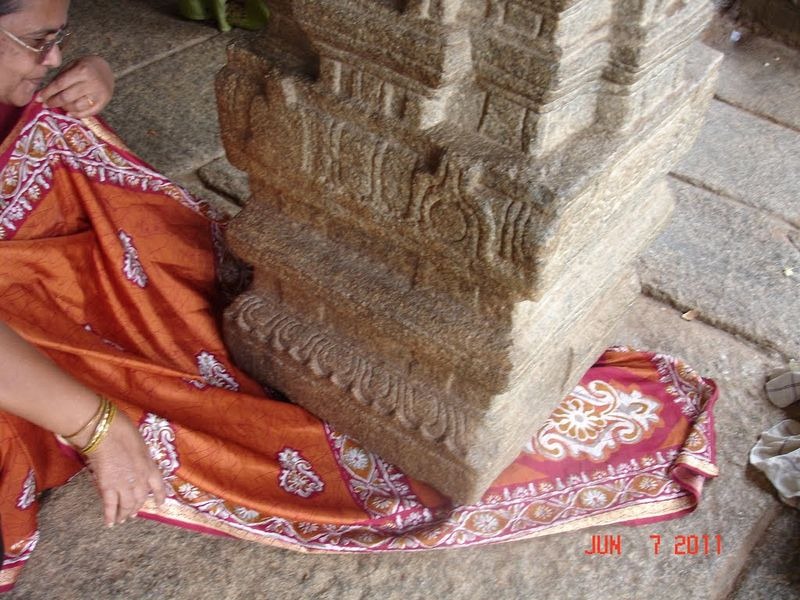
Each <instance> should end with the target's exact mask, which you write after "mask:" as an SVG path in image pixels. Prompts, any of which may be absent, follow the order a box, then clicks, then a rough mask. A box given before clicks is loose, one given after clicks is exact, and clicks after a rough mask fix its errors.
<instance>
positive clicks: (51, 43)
mask: <svg viewBox="0 0 800 600" xmlns="http://www.w3.org/2000/svg"><path fill="white" fill-rule="evenodd" d="M0 31H2V32H3V33H5V34H6V35H7V36H8V37H10V38H11V39H12V40H14V41H15V42H17V43H18V44H19V45H20V46H22V47H24V48H27V49H28V50H30V51H31V52H35V53H36V54H38V55H39V60H43V59H44V57H45V56H47V54H48V53H49V52H50V51H51V50H52V49H53V48H55V47H56V46H59V47H60V46H61V44H63V43H64V40H65V39H66V38H67V37H68V36H69V34H70V32H69V31H67V29H66V28H65V27H62V28H61V29H59V30H58V31H56V32H55V34H54V36H53V37H52V38H50V39H49V40H41V41H40V42H39V43H38V44H37V45H36V46H31V45H30V44H27V43H25V42H23V41H22V40H21V39H19V38H18V37H17V36H16V35H14V34H13V33H11V32H10V31H8V30H7V29H5V28H3V27H0Z"/></svg>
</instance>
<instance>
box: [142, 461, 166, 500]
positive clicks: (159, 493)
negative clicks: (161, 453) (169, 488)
mask: <svg viewBox="0 0 800 600" xmlns="http://www.w3.org/2000/svg"><path fill="white" fill-rule="evenodd" d="M147 484H148V486H149V488H150V493H151V494H153V500H154V501H155V503H156V506H161V505H162V504H164V500H166V499H167V495H166V493H165V492H164V480H163V479H162V478H161V472H160V471H159V470H158V469H156V470H155V472H154V473H153V474H151V475H150V477H149V478H148V480H147Z"/></svg>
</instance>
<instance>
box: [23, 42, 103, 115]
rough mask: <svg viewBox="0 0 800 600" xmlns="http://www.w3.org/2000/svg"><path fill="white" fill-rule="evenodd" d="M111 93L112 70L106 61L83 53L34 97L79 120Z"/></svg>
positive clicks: (98, 105)
mask: <svg viewBox="0 0 800 600" xmlns="http://www.w3.org/2000/svg"><path fill="white" fill-rule="evenodd" d="M113 93H114V73H113V72H112V71H111V67H110V66H109V64H108V63H107V62H106V61H105V60H103V59H102V58H100V57H99V56H84V57H82V58H79V59H78V60H76V61H75V62H73V63H71V64H70V65H68V66H67V67H66V68H64V69H63V70H62V71H61V73H59V74H58V75H57V76H56V77H55V79H53V81H51V82H50V83H49V84H48V85H47V86H46V87H45V88H44V89H42V91H40V92H39V94H38V96H37V100H39V101H40V102H43V103H44V104H45V105H46V106H48V107H50V108H63V109H64V110H65V111H67V112H68V113H69V114H70V115H72V116H73V117H77V118H79V119H82V118H84V117H91V116H93V115H96V114H97V113H99V112H100V111H101V110H103V109H104V108H105V107H106V105H107V104H108V103H109V102H110V101H111V95H112V94H113Z"/></svg>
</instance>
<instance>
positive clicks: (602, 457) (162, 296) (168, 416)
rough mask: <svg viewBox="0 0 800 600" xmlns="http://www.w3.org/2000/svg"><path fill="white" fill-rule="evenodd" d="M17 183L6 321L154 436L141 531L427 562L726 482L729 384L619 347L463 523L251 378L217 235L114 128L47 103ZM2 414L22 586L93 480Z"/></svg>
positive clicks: (32, 117)
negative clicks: (723, 409) (228, 337)
mask: <svg viewBox="0 0 800 600" xmlns="http://www.w3.org/2000/svg"><path fill="white" fill-rule="evenodd" d="M0 169H1V172H0V191H1V192H2V197H1V198H0V240H2V241H0V318H2V319H3V320H4V321H5V322H6V323H8V324H9V325H10V326H11V327H12V328H13V329H14V330H15V331H17V332H18V333H19V334H20V335H22V336H23V337H24V338H25V339H27V340H28V341H29V342H31V343H32V344H34V345H36V346H37V347H38V348H39V349H40V350H41V351H43V352H44V353H46V354H47V355H48V356H49V357H50V358H51V359H52V360H54V361H55V362H56V363H57V364H58V365H59V366H60V367H61V368H62V369H63V370H65V371H67V372H69V373H71V374H72V375H73V376H74V377H75V378H76V379H78V380H80V381H81V382H83V383H84V384H85V385H86V386H88V387H90V388H91V389H93V390H95V391H97V392H99V393H102V394H103V395H105V396H107V397H108V398H110V399H111V400H112V401H113V402H114V403H115V404H116V405H117V406H118V407H119V408H120V409H121V410H122V411H124V412H125V414H127V415H128V417H130V418H131V419H132V420H133V422H134V423H138V426H139V430H140V432H141V435H142V437H143V438H144V440H145V442H146V444H147V446H148V448H149V450H150V452H151V455H152V457H153V459H154V460H155V461H156V463H157V464H158V466H159V468H160V469H161V471H162V474H163V477H164V481H165V485H166V486H167V488H168V491H169V498H168V499H167V501H166V503H165V504H164V505H163V506H162V507H160V508H156V507H154V506H153V505H152V503H151V504H148V505H146V506H145V508H144V509H143V510H142V512H141V513H140V515H141V516H148V517H151V518H154V519H158V520H162V521H166V522H170V523H173V524H177V525H181V526H185V527H188V528H193V529H197V530H201V531H206V532H211V533H219V534H224V535H231V536H236V537H239V538H245V539H251V540H256V541H259V542H263V543H267V544H274V545H280V546H284V547H289V548H294V549H297V550H303V551H310V552H314V551H318V552H381V551H392V550H425V549H434V548H448V547H454V546H470V545H479V544H487V543H494V542H500V541H506V540H515V539H521V538H526V537H533V536H539V535H543V534H549V533H554V532H559V531H567V530H574V529H578V528H582V527H587V526H591V525H600V524H610V523H620V522H624V523H636V522H648V521H653V520H659V519H663V518H667V517H672V516H676V515H678V514H682V513H685V512H688V511H690V510H692V509H693V508H694V507H695V506H696V505H697V503H698V500H699V497H700V492H701V490H702V486H703V481H704V480H705V479H707V478H710V477H713V476H715V475H716V473H717V469H716V466H715V444H714V430H713V420H712V413H711V409H712V406H713V404H714V402H715V400H716V396H717V392H716V387H715V386H714V384H713V382H711V381H710V380H706V379H703V378H702V377H700V376H699V375H697V374H696V373H695V372H694V371H693V370H692V369H691V368H689V367H688V366H686V365H685V364H683V363H681V362H680V361H679V360H677V359H675V358H672V357H670V356H665V355H660V354H652V353H647V352H639V351H634V350H631V349H627V348H613V349H610V350H608V351H607V352H606V353H605V354H604V355H603V356H602V357H601V358H600V359H599V361H598V362H597V364H596V365H595V366H594V367H592V368H591V369H590V370H589V371H588V372H587V373H586V375H585V376H584V377H583V379H582V380H581V382H580V383H579V385H578V386H576V388H575V389H574V391H573V392H572V393H571V394H570V395H569V396H568V397H567V398H565V399H564V401H563V402H562V403H561V404H560V405H559V406H558V407H557V408H556V409H555V411H554V412H553V413H552V415H551V417H550V419H549V420H548V421H547V422H546V423H545V424H544V425H543V426H542V428H541V429H540V430H539V431H538V432H535V434H534V432H532V434H533V435H532V438H531V441H530V443H529V444H528V445H527V446H526V447H525V448H523V449H522V451H521V453H520V455H519V457H518V458H517V459H516V461H515V462H514V463H513V464H512V465H510V466H509V467H508V468H507V469H506V470H505V471H504V472H503V473H502V474H501V475H500V476H499V477H498V478H497V480H496V481H495V482H494V483H493V485H492V486H491V487H490V488H489V490H488V491H487V492H486V493H485V495H484V496H483V498H482V500H481V502H479V503H478V504H475V505H471V506H456V505H453V504H452V503H451V502H450V501H449V500H448V499H447V498H445V497H443V496H441V495H440V494H438V493H437V492H436V491H435V490H433V489H432V488H430V487H429V486H427V485H425V484H423V483H421V482H418V481H415V480H413V479H410V478H409V477H407V476H406V475H405V474H404V473H403V472H401V471H400V470H399V469H397V468H396V467H394V466H392V465H391V464H388V463H386V462H385V461H383V460H381V458H380V457H378V456H376V455H375V454H373V453H371V452H369V451H368V450H366V449H365V448H363V447H362V446H360V445H359V444H358V442H357V441H355V440H353V439H351V438H349V437H348V436H346V435H342V434H340V433H337V432H336V431H334V430H333V429H331V427H329V426H328V425H327V424H326V423H324V422H322V421H320V420H319V419H317V418H316V417H314V416H313V415H311V414H309V413H308V412H306V411H305V410H303V409H302V408H299V407H298V406H295V405H293V404H291V403H288V402H283V401H280V400H277V399H274V398H272V397H270V395H269V394H268V393H266V392H265V391H264V390H263V389H262V388H261V387H260V386H259V385H258V384H257V383H256V382H254V381H253V380H251V379H250V378H248V376H247V375H246V374H245V373H243V372H241V371H240V370H238V369H237V368H236V366H235V365H233V364H232V363H231V360H230V358H229V356H228V354H227V352H226V350H225V347H224V344H223V342H222V340H221V336H220V334H219V331H218V315H217V314H216V312H215V309H214V304H213V302H212V300H213V297H214V294H215V271H216V268H217V260H218V257H219V255H220V252H221V247H220V243H219V238H218V233H219V232H218V226H217V224H216V223H215V222H214V220H213V219H211V218H209V215H208V214H207V212H206V209H205V208H204V207H203V205H201V203H200V202H198V201H197V200H195V199H194V198H192V197H191V196H190V195H189V194H187V193H186V192H185V191H184V190H183V189H182V188H180V187H179V186H177V185H175V184H174V183H172V182H171V181H169V180H168V179H166V178H165V177H164V176H162V175H160V174H159V173H157V172H155V171H154V170H152V169H151V168H150V167H148V166H147V165H146V164H144V163H143V162H142V161H140V160H139V159H138V158H136V157H135V156H133V155H132V154H131V153H130V152H129V151H128V150H127V149H126V148H125V147H124V146H123V145H122V144H121V142H119V140H118V139H116V137H115V136H114V135H113V133H112V132H111V131H110V130H108V128H107V127H105V126H104V125H103V124H102V123H101V122H100V121H98V120H96V119H86V120H82V121H81V120H76V119H74V118H71V117H69V116H67V115H64V114H61V113H59V112H57V111H51V110H48V109H44V108H42V107H41V105H36V104H34V105H31V106H29V107H28V108H27V109H26V110H25V111H24V113H23V115H22V117H21V118H20V121H19V122H18V124H17V125H16V127H15V129H14V130H13V131H12V133H11V134H10V135H9V136H8V138H7V139H6V140H5V143H4V145H3V147H2V154H1V155H0ZM53 402H58V398H53ZM0 417H1V418H0V469H1V476H0V523H1V524H2V534H3V540H4V546H5V560H4V564H3V571H2V580H1V581H0V583H2V585H3V586H4V588H5V589H9V588H10V587H11V586H12V585H13V582H14V580H15V578H16V577H17V576H18V574H19V571H20V569H21V568H22V565H23V564H24V562H25V561H26V559H27V558H28V557H29V555H30V553H31V552H32V551H33V549H34V547H35V545H36V541H37V539H38V530H37V526H36V515H37V511H38V501H37V498H38V496H39V494H40V493H41V492H42V491H43V490H45V489H47V488H50V487H53V486H57V485H60V484H62V483H64V482H66V481H67V480H68V479H69V478H70V477H72V476H73V475H74V474H75V473H77V472H78V471H79V470H80V469H81V468H82V467H83V465H82V464H81V462H80V461H79V460H78V458H77V456H76V455H75V454H74V453H70V452H67V451H66V449H65V448H63V447H62V446H60V445H59V443H58V441H57V440H56V438H55V436H53V435H52V434H50V433H48V432H46V431H43V430H42V429H40V428H38V427H36V426H34V425H31V424H30V423H27V422H25V421H23V420H21V419H18V418H15V417H12V416H9V415H0ZM76 509H77V507H76Z"/></svg>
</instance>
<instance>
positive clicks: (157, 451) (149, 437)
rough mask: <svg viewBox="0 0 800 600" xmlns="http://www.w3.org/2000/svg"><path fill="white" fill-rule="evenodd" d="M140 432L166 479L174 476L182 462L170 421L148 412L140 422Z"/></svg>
mask: <svg viewBox="0 0 800 600" xmlns="http://www.w3.org/2000/svg"><path fill="white" fill-rule="evenodd" d="M139 433H141V435H142V439H144V443H145V444H146V445H147V449H148V450H149V451H150V456H151V457H152V459H153V461H154V462H155V463H156V465H158V468H159V469H160V470H161V474H162V475H163V476H164V479H167V480H169V479H171V478H172V477H174V475H175V471H177V470H178V468H179V467H180V466H181V463H180V460H179V459H178V451H177V450H176V448H175V430H174V429H173V428H172V425H170V424H169V421H167V420H166V419H162V418H161V417H159V416H157V415H154V414H153V413H147V414H145V415H144V418H143V419H142V421H141V422H140V423H139Z"/></svg>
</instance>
